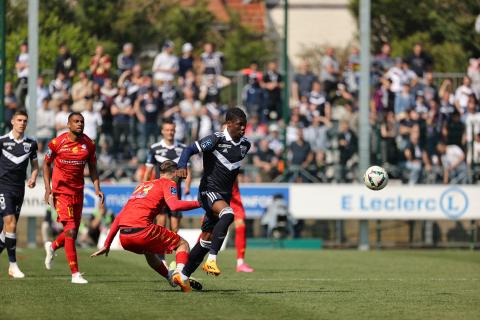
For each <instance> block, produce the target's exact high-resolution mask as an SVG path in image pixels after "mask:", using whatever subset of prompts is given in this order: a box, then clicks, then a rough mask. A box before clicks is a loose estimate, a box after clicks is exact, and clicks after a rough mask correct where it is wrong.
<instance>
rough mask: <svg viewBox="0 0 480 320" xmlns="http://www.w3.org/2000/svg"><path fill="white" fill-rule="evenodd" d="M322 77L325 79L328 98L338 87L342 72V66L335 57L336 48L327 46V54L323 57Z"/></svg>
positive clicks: (324, 86) (324, 83)
mask: <svg viewBox="0 0 480 320" xmlns="http://www.w3.org/2000/svg"><path fill="white" fill-rule="evenodd" d="M321 69H322V71H321V74H320V77H321V78H322V81H323V88H324V89H325V92H326V94H327V98H329V97H330V94H331V93H332V91H334V90H335V89H336V88H337V82H338V76H339V73H340V67H339V64H338V62H337V59H336V58H335V49H333V48H327V50H326V51H325V56H324V57H323V59H322V66H321Z"/></svg>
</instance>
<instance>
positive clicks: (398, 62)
mask: <svg viewBox="0 0 480 320" xmlns="http://www.w3.org/2000/svg"><path fill="white" fill-rule="evenodd" d="M385 77H386V78H388V79H390V80H392V86H391V88H390V90H392V91H393V92H394V93H398V92H400V91H402V85H403V84H404V83H408V84H410V81H411V80H412V79H413V78H416V77H417V75H416V74H415V72H413V71H412V70H410V69H409V68H408V64H407V63H406V62H404V61H403V60H402V58H396V59H395V66H393V67H392V68H390V69H389V70H388V71H387V73H386V74H385Z"/></svg>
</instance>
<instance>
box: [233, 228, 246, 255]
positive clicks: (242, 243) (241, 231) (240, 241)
mask: <svg viewBox="0 0 480 320" xmlns="http://www.w3.org/2000/svg"><path fill="white" fill-rule="evenodd" d="M246 246H247V241H246V236H245V224H242V225H240V226H236V227H235V248H237V259H243V258H245V248H246Z"/></svg>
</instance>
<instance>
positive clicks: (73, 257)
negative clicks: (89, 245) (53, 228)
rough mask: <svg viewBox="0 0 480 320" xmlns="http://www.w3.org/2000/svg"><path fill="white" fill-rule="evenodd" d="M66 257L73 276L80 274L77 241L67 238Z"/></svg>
mask: <svg viewBox="0 0 480 320" xmlns="http://www.w3.org/2000/svg"><path fill="white" fill-rule="evenodd" d="M65 255H66V256H67V261H68V265H69V266H70V270H72V274H74V273H75V272H78V263H77V249H76V248H75V239H73V238H70V237H65Z"/></svg>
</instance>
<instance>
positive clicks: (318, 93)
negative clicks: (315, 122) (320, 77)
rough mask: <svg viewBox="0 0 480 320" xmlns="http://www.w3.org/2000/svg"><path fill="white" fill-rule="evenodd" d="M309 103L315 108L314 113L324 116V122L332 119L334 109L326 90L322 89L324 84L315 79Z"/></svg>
mask: <svg viewBox="0 0 480 320" xmlns="http://www.w3.org/2000/svg"><path fill="white" fill-rule="evenodd" d="M308 103H309V105H310V106H311V110H313V111H314V112H313V115H314V116H315V115H317V114H318V115H319V116H320V117H322V118H324V119H323V121H324V122H328V121H330V119H331V114H332V109H331V106H330V103H329V102H328V101H327V97H326V96H325V92H324V91H323V90H322V85H321V84H320V82H318V81H314V82H313V85H312V91H310V93H309V95H308Z"/></svg>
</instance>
